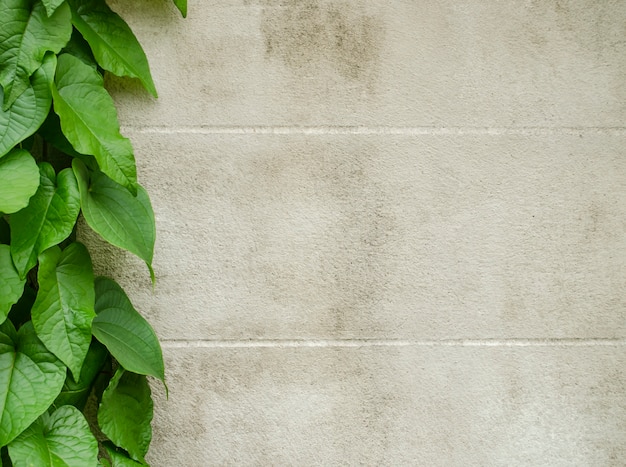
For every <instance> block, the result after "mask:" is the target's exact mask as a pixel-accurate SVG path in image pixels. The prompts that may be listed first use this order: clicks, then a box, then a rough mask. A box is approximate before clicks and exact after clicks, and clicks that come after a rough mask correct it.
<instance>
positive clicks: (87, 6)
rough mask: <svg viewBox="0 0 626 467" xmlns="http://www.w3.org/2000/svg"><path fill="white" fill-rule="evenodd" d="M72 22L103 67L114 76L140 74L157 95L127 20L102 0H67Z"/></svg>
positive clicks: (152, 92)
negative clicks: (68, 0)
mask: <svg viewBox="0 0 626 467" xmlns="http://www.w3.org/2000/svg"><path fill="white" fill-rule="evenodd" d="M70 6H71V7H72V23H73V24H74V26H75V27H76V29H78V30H79V31H80V33H81V34H82V35H83V37H84V38H85V40H86V41H87V42H88V43H89V45H90V46H91V50H92V51H93V54H94V56H95V57H96V60H97V62H98V63H99V64H100V66H101V67H102V68H104V69H105V70H107V71H110V72H111V73H113V74H114V75H117V76H130V77H131V78H139V81H141V83H142V84H143V85H144V87H145V88H146V89H147V90H148V91H149V92H150V94H152V95H153V96H154V97H157V91H156V88H155V87H154V83H153V82H152V76H151V75H150V67H149V65H148V59H147V58H146V54H145V53H144V51H143V49H142V48H141V45H140V44H139V42H138V41H137V38H136V37H135V35H134V34H133V32H132V31H131V29H130V27H128V24H126V22H125V21H124V20H123V19H122V18H120V16H119V15H118V14H117V13H115V12H113V11H112V10H111V9H110V8H109V7H108V6H107V4H106V3H105V1H104V0H70Z"/></svg>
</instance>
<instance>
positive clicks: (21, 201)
mask: <svg viewBox="0 0 626 467" xmlns="http://www.w3.org/2000/svg"><path fill="white" fill-rule="evenodd" d="M0 181H1V182H2V183H0V212H4V213H6V214H10V213H13V212H16V211H19V210H20V209H23V208H25V207H26V206H28V201H29V200H30V198H31V196H33V195H34V194H35V192H36V191H37V187H39V168H37V164H36V163H35V159H33V156H31V155H30V154H29V153H28V151H25V150H23V149H15V150H13V151H11V152H10V153H9V154H8V155H6V156H4V157H3V158H0Z"/></svg>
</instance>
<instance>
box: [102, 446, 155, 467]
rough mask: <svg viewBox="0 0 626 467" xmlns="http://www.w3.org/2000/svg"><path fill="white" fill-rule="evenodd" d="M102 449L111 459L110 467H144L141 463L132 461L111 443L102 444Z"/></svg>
mask: <svg viewBox="0 0 626 467" xmlns="http://www.w3.org/2000/svg"><path fill="white" fill-rule="evenodd" d="M103 445H104V449H106V452H107V454H108V455H109V457H110V458H111V461H112V462H113V463H112V464H109V465H110V466H111V467H137V466H142V465H143V466H145V465H146V464H145V463H143V462H137V461H134V460H132V459H131V458H130V457H128V455H127V454H126V453H125V452H122V451H121V450H120V449H119V448H116V447H115V446H114V445H112V444H111V443H103Z"/></svg>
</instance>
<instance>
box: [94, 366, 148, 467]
mask: <svg viewBox="0 0 626 467" xmlns="http://www.w3.org/2000/svg"><path fill="white" fill-rule="evenodd" d="M151 421H152V398H151V397H150V386H149V385H148V381H147V380H146V377H145V376H143V375H138V374H135V373H131V372H129V371H125V370H124V369H123V368H119V369H118V370H117V372H116V373H115V375H114V376H113V378H111V382H110V383H109V387H107V388H106V390H105V391H104V394H102V402H101V403H100V407H99V409H98V425H99V426H100V429H101V430H102V433H104V434H105V435H106V436H107V437H108V438H109V439H110V440H111V441H112V442H113V443H114V444H115V445H116V446H119V447H121V448H123V449H125V450H126V451H127V452H128V454H130V457H132V458H133V459H135V460H136V461H139V462H144V459H143V458H144V456H145V455H146V453H147V452H148V447H149V446H150V441H151V440H152V427H151V426H150V422H151Z"/></svg>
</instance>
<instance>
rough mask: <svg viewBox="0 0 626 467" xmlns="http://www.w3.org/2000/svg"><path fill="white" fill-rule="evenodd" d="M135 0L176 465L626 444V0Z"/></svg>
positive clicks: (146, 306)
mask: <svg viewBox="0 0 626 467" xmlns="http://www.w3.org/2000/svg"><path fill="white" fill-rule="evenodd" d="M111 4H112V6H113V7H114V8H115V9H116V10H117V11H119V12H120V14H122V16H123V17H124V18H126V19H127V21H128V22H129V23H130V24H131V26H132V27H133V28H134V30H135V31H136V33H137V35H138V37H139V39H140V41H141V42H142V43H143V44H144V46H145V49H146V53H147V55H148V57H149V59H150V61H151V64H152V70H153V75H154V79H155V82H156V84H157V87H158V89H159V92H160V98H159V99H158V100H153V99H152V98H150V97H149V96H148V94H147V93H146V92H143V91H142V90H141V89H140V88H139V86H138V85H137V84H136V83H131V82H128V81H124V80H117V79H112V78H111V79H109V80H108V86H109V88H110V89H111V91H112V93H113V95H114V97H115V99H116V100H117V102H118V104H119V112H120V118H121V121H122V125H123V132H124V133H125V134H126V135H127V136H129V137H130V138H131V139H132V141H133V143H134V145H135V148H136V155H137V159H138V164H139V172H140V181H141V182H142V183H143V184H144V185H145V186H146V187H147V188H148V190H149V191H150V193H151V195H152V199H153V203H154V209H155V212H156V217H157V227H158V241H157V251H156V259H155V269H156V274H157V278H158V282H157V285H156V288H155V290H154V291H153V290H152V288H151V285H150V283H149V279H148V275H147V272H146V271H145V268H144V267H143V266H142V265H141V264H140V262H139V261H137V260H135V259H134V258H132V257H130V256H127V255H123V254H119V253H116V252H113V251H112V250H111V249H107V248H105V247H102V246H99V247H97V248H99V251H98V253H97V254H96V255H94V256H95V258H94V260H95V261H96V263H97V265H98V266H97V268H98V270H99V272H104V273H107V274H110V275H113V276H114V277H116V278H118V279H119V280H120V281H121V282H122V283H123V284H124V285H125V286H126V288H127V289H128V290H129V292H130V294H131V296H132V298H133V300H134V302H135V304H136V306H137V307H138V308H139V309H140V310H141V311H142V312H143V313H144V315H146V316H147V317H148V318H149V319H150V320H151V322H152V323H153V324H154V326H155V329H156V331H157V333H158V334H159V336H160V338H161V339H162V343H163V348H164V353H165V359H166V364H167V381H168V384H169V388H170V397H169V400H165V398H164V392H163V390H162V388H161V387H160V386H159V385H158V384H156V385H154V390H155V394H156V398H157V403H156V412H155V420H154V443H153V446H152V449H151V451H150V455H149V459H150V461H151V462H152V464H153V465H154V466H174V465H181V466H209V465H258V466H269V465H295V466H301V465H359V464H360V465H390V466H400V465H424V466H435V465H442V466H457V465H458V466H466V465H476V466H487V465H489V466H491V465H533V466H539V465H546V466H560V465H563V466H572V465H579V466H618V465H619V466H622V465H624V464H625V463H626V375H625V373H624V368H625V366H626V353H625V352H624V350H625V343H626V341H625V338H626V324H625V319H624V317H625V309H626V292H625V290H626V255H625V252H626V236H625V235H624V234H625V230H626V154H625V153H626V129H625V128H624V118H625V117H626V74H625V71H626V2H623V1H617V0H615V1H612V0H598V1H596V0H571V1H558V0H536V1H530V0H501V1H497V0H493V1H492V0H461V1H459V0H432V1H421V0H419V1H418V0H403V1H402V0H393V1H387V0H367V1H363V0H300V1H298V0H210V1H209V0H202V1H201V0H195V1H194V0H191V2H190V8H189V17H188V19H186V20H183V19H180V18H179V17H178V16H177V14H176V12H175V10H174V8H173V7H172V6H171V5H170V2H169V1H166V0H134V1H132V2H128V1H123V0H116V1H114V2H111ZM85 238H86V241H88V242H89V243H91V244H92V245H97V244H98V241H97V240H96V239H94V238H93V235H90V234H89V233H86V234H85ZM111 255H113V256H114V257H116V258H117V261H118V262H117V263H116V264H111V263H110V261H109V259H110V257H111Z"/></svg>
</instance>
